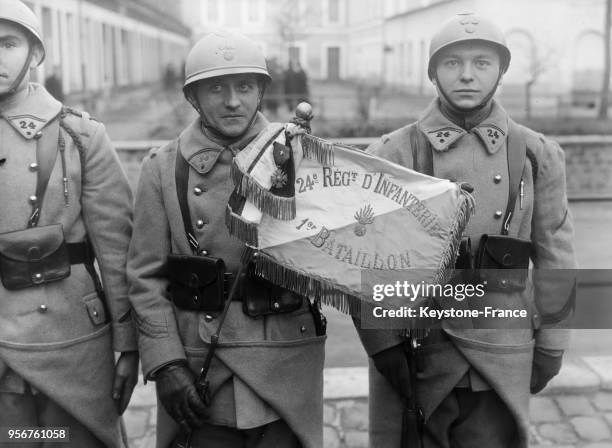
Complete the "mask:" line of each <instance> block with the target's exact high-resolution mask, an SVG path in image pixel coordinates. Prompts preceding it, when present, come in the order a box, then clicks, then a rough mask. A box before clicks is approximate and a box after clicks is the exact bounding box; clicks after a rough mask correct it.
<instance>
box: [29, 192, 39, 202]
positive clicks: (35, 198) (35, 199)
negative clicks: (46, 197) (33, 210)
mask: <svg viewBox="0 0 612 448" xmlns="http://www.w3.org/2000/svg"><path fill="white" fill-rule="evenodd" d="M28 200H29V201H30V203H31V204H34V203H35V202H36V201H38V198H37V197H36V195H35V194H33V195H32V196H30V197H29V198H28Z"/></svg>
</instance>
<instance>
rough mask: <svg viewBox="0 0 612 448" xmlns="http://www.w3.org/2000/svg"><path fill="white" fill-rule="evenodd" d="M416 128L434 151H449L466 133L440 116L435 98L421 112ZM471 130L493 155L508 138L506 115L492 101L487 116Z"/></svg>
mask: <svg viewBox="0 0 612 448" xmlns="http://www.w3.org/2000/svg"><path fill="white" fill-rule="evenodd" d="M418 126H419V129H421V131H422V132H423V133H424V134H425V135H426V136H427V139H428V140H429V141H430V143H431V146H433V148H434V149H435V150H436V151H448V150H450V149H451V148H453V146H452V145H453V143H455V142H456V141H458V140H459V139H460V138H461V137H463V136H464V135H466V134H467V133H468V132H467V131H466V130H465V129H463V128H461V127H459V126H457V125H456V124H455V123H453V122H452V121H450V120H449V119H448V118H446V117H445V116H444V114H442V112H441V111H440V106H439V104H438V99H437V98H436V99H435V100H433V101H432V102H431V104H430V105H429V106H428V107H427V109H426V110H425V112H423V114H422V115H421V118H420V119H419V123H418ZM472 130H473V132H474V133H476V135H478V137H480V139H481V140H482V143H483V144H484V146H485V148H487V151H488V152H489V153H490V154H494V153H496V152H497V151H499V149H500V148H501V147H502V145H503V144H504V142H505V140H506V137H507V136H508V114H507V113H506V111H505V110H504V108H503V107H501V106H500V105H499V103H497V102H496V101H495V100H493V107H492V108H491V113H490V114H489V116H488V117H486V118H485V119H484V120H482V122H481V123H479V124H478V125H476V126H475V127H474V128H473V129H472Z"/></svg>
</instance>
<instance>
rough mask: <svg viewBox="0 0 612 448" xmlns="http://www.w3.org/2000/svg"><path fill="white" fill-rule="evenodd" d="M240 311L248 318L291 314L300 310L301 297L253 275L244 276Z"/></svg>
mask: <svg viewBox="0 0 612 448" xmlns="http://www.w3.org/2000/svg"><path fill="white" fill-rule="evenodd" d="M241 296H242V311H243V312H244V313H245V314H246V315H247V316H250V317H259V316H266V315H268V314H281V313H291V312H293V311H296V310H298V309H300V308H301V306H302V303H303V300H304V299H303V297H302V296H299V295H297V294H294V293H292V292H290V291H288V290H286V289H284V288H281V287H280V286H277V285H274V284H273V283H270V282H269V281H268V280H266V279H264V278H262V277H258V276H256V275H254V274H252V273H251V274H247V275H245V277H244V279H243V281H242V288H241Z"/></svg>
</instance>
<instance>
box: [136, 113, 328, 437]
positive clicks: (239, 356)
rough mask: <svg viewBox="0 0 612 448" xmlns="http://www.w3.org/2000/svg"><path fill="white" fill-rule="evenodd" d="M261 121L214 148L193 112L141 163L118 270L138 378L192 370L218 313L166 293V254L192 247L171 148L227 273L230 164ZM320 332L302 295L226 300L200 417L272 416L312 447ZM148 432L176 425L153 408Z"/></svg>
mask: <svg viewBox="0 0 612 448" xmlns="http://www.w3.org/2000/svg"><path fill="white" fill-rule="evenodd" d="M266 124H267V122H266V120H265V118H264V117H263V115H261V114H258V115H257V118H256V120H255V122H254V124H253V126H252V128H251V129H250V130H249V131H248V132H247V134H246V135H245V136H244V137H243V138H242V139H241V140H240V141H238V142H235V143H233V144H231V145H224V144H222V143H220V142H218V141H216V140H213V139H211V138H209V137H208V136H207V135H206V134H204V133H203V132H202V127H201V123H200V120H199V119H197V120H195V121H194V122H193V123H192V124H191V125H190V126H188V127H187V128H186V129H185V130H184V131H183V132H182V133H181V134H180V136H179V137H178V138H177V139H176V140H174V141H172V142H170V143H169V144H168V145H166V146H164V147H161V148H159V149H156V150H152V151H151V153H150V155H149V156H148V157H147V158H146V159H145V160H144V162H143V165H142V170H141V174H140V181H139V184H138V189H137V193H136V207H135V211H134V214H135V216H134V234H133V238H132V242H131V245H130V255H129V261H128V276H129V278H130V285H131V286H130V300H131V302H132V305H133V307H134V309H135V313H136V316H137V324H138V328H139V346H140V354H141V360H142V368H143V372H144V375H145V377H149V375H150V374H151V372H154V371H155V370H156V369H157V368H159V367H160V366H163V365H164V364H167V363H169V362H171V361H173V360H181V359H186V360H187V361H188V362H189V365H190V366H191V368H192V370H193V372H194V373H195V374H196V375H197V374H199V371H200V369H201V366H202V363H203V360H204V357H205V355H206V352H207V349H208V346H209V343H210V336H211V335H212V334H213V333H214V332H215V331H216V330H217V326H218V319H217V315H218V313H208V314H207V313H204V312H194V311H185V310H180V309H178V308H176V307H175V306H174V304H173V303H172V302H171V301H170V300H169V298H168V294H167V290H166V289H167V286H168V281H167V279H166V278H165V269H166V258H167V256H168V255H169V254H171V253H172V254H183V255H191V254H192V252H191V250H190V246H189V244H188V241H187V237H186V235H185V230H184V226H183V221H182V217H181V210H180V206H179V202H178V197H177V192H176V181H175V163H176V158H177V151H179V152H180V156H182V157H184V158H185V160H187V162H188V163H189V166H190V168H189V179H188V197H187V202H188V206H189V211H190V218H191V220H192V225H193V228H194V231H195V233H196V235H195V236H196V237H197V239H198V241H199V244H200V247H201V248H202V249H204V250H206V251H207V252H208V254H209V255H210V256H213V257H219V258H222V259H223V260H224V261H225V265H226V269H227V271H228V272H232V273H234V274H235V273H236V272H237V270H238V267H239V263H240V254H241V253H242V249H243V247H244V244H243V243H242V242H240V241H239V240H237V239H235V238H233V237H231V236H230V235H229V233H228V230H227V228H226V225H225V210H226V207H227V203H228V199H229V197H230V194H231V193H232V190H233V182H232V179H231V176H230V167H231V162H232V159H233V154H235V153H237V151H239V150H241V149H242V148H244V147H245V145H246V144H247V143H248V142H250V141H251V140H252V139H253V138H254V137H255V136H256V135H257V134H258V133H259V132H260V131H262V130H263V129H264V127H265V126H266ZM324 339H325V337H324V336H317V335H316V330H315V327H314V321H313V318H312V315H311V313H310V311H309V308H308V305H307V303H306V302H304V304H303V306H302V308H301V309H299V310H298V311H295V312H292V313H287V314H274V315H269V316H266V317H260V318H251V317H249V316H247V315H246V314H245V313H243V311H242V302H239V301H234V302H232V303H231V305H230V309H229V312H228V315H227V318H226V320H225V323H224V326H223V330H222V331H221V336H220V340H219V347H218V349H217V351H216V355H215V358H214V360H213V364H212V367H211V370H210V374H209V379H210V385H211V392H212V404H211V406H210V415H211V416H210V420H209V421H210V423H213V424H217V425H225V426H230V427H237V428H241V429H247V428H253V427H257V426H261V425H264V424H267V423H270V422H272V421H275V420H277V419H279V418H282V419H283V420H285V421H286V422H287V424H288V425H289V426H290V427H291V429H292V430H293V431H294V432H295V433H296V435H297V436H298V438H299V439H300V442H301V443H302V445H303V446H304V447H305V448H310V447H312V448H315V447H320V446H322V412H323V411H322V385H323V376H322V369H323V360H324ZM157 429H158V437H157V446H158V447H164V448H165V447H167V446H168V444H169V443H171V441H172V440H173V439H174V437H175V436H176V434H177V431H178V427H177V425H176V424H175V423H174V422H173V421H172V420H171V418H170V417H169V416H168V415H167V414H166V412H164V409H163V407H162V406H161V405H159V406H158V424H157Z"/></svg>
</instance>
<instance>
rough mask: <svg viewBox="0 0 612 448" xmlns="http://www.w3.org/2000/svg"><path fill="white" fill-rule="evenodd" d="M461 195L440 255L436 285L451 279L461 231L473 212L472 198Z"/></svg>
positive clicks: (461, 234)
mask: <svg viewBox="0 0 612 448" xmlns="http://www.w3.org/2000/svg"><path fill="white" fill-rule="evenodd" d="M461 195H462V196H463V201H462V202H461V207H459V210H458V211H457V214H456V215H455V217H454V219H453V225H452V227H451V228H450V229H449V231H448V240H449V245H448V247H447V248H446V250H445V251H444V253H443V254H442V258H441V260H440V265H439V266H438V272H437V274H436V277H435V279H434V282H435V283H436V284H440V285H443V284H446V283H448V281H449V280H450V279H451V277H452V275H453V272H454V270H455V262H456V260H457V255H458V251H459V245H460V243H461V237H462V236H463V229H465V226H466V225H467V222H468V220H469V219H470V216H471V212H472V211H473V210H474V198H473V197H472V196H471V195H468V194H465V193H463V192H462V193H461Z"/></svg>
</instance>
